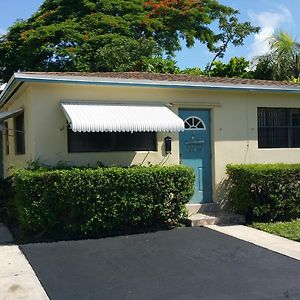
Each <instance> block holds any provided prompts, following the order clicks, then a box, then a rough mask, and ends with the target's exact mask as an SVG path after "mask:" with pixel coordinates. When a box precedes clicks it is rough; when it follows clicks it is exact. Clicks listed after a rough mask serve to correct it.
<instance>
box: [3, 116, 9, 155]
mask: <svg viewBox="0 0 300 300" xmlns="http://www.w3.org/2000/svg"><path fill="white" fill-rule="evenodd" d="M4 126H5V129H4V130H5V131H4V150H5V155H9V150H10V149H9V127H8V121H6V122H4Z"/></svg>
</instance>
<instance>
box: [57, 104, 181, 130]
mask: <svg viewBox="0 0 300 300" xmlns="http://www.w3.org/2000/svg"><path fill="white" fill-rule="evenodd" d="M61 107H62V110H63V112H64V113H65V115H66V118H67V120H68V122H69V127H70V128H71V129H72V131H74V132H179V131H183V130H184V122H183V120H182V119H181V118H179V117H178V116H177V115H176V114H175V113H173V112H172V111H171V110H170V109H169V108H168V107H166V106H164V105H138V104H95V103H93V104H85V103H62V104H61Z"/></svg>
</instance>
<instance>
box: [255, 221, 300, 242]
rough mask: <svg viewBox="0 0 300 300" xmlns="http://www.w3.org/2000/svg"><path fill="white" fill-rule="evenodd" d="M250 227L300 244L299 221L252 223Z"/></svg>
mask: <svg viewBox="0 0 300 300" xmlns="http://www.w3.org/2000/svg"><path fill="white" fill-rule="evenodd" d="M252 227H254V228H256V229H259V230H263V231H266V232H268V233H271V234H276V235H279V236H282V237H285V238H287V239H290V240H294V241H297V242H300V220H295V221H292V222H276V223H254V224H252Z"/></svg>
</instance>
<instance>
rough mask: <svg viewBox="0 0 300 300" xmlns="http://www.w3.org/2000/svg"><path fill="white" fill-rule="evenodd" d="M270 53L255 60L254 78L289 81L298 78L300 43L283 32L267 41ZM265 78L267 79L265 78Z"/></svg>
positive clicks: (299, 71) (277, 33) (299, 70)
mask: <svg viewBox="0 0 300 300" xmlns="http://www.w3.org/2000/svg"><path fill="white" fill-rule="evenodd" d="M269 44H270V52H269V53H267V54H265V55H262V56H260V57H258V58H257V63H256V71H255V77H256V78H263V79H273V80H290V79H292V78H298V77H299V76H300V43H299V42H297V41H296V40H295V39H294V38H293V37H292V36H291V35H289V34H288V33H286V32H284V31H278V32H276V33H275V34H273V35H272V36H271V37H270V39H269ZM266 77H267V78H266Z"/></svg>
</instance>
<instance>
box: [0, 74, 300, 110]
mask: <svg viewBox="0 0 300 300" xmlns="http://www.w3.org/2000/svg"><path fill="white" fill-rule="evenodd" d="M24 82H48V83H65V84H85V85H106V86H135V87H152V88H184V89H209V90H240V91H243V90H246V91H253V92H255V91H257V92H286V93H300V87H292V86H284V85H282V86H278V85H277V86H275V85H263V86H262V85H261V86H260V85H255V84H229V83H221V82H219V83H218V82H213V83H212V82H210V83H208V82H192V81H166V80H150V79H125V78H112V77H89V76H74V75H72V76H70V75H69V76H68V75H65V76H64V75H49V74H46V73H45V74H28V73H22V72H18V73H14V74H13V76H12V77H11V78H10V80H9V82H8V83H7V85H6V87H5V89H4V90H3V92H2V93H1V95H0V107H2V106H3V105H4V103H6V101H7V98H8V100H9V96H10V95H11V93H10V92H11V90H14V86H15V85H16V84H17V83H24ZM17 90H18V86H17ZM13 92H16V91H13Z"/></svg>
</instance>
